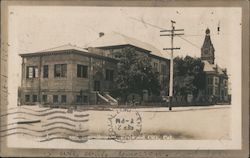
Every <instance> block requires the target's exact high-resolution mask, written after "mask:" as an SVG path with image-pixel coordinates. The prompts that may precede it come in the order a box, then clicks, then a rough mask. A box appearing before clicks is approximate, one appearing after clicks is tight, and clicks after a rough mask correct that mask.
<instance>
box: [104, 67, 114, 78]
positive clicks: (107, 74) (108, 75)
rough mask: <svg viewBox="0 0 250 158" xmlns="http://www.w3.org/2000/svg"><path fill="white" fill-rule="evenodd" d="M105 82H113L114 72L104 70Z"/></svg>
mask: <svg viewBox="0 0 250 158" xmlns="http://www.w3.org/2000/svg"><path fill="white" fill-rule="evenodd" d="M105 80H106V81H114V70H112V69H106V71H105Z"/></svg>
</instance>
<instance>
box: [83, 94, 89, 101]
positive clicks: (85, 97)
mask: <svg viewBox="0 0 250 158" xmlns="http://www.w3.org/2000/svg"><path fill="white" fill-rule="evenodd" d="M83 102H84V103H87V102H88V96H86V95H84V96H83Z"/></svg>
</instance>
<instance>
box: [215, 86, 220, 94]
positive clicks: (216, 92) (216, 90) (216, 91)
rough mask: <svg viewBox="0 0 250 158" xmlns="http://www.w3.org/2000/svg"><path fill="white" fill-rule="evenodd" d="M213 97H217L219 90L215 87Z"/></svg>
mask: <svg viewBox="0 0 250 158" xmlns="http://www.w3.org/2000/svg"><path fill="white" fill-rule="evenodd" d="M215 95H219V89H218V88H217V87H216V88H215Z"/></svg>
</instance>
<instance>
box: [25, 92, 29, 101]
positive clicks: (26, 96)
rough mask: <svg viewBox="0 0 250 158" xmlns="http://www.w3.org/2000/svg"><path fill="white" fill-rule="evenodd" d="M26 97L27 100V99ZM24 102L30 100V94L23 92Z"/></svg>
mask: <svg viewBox="0 0 250 158" xmlns="http://www.w3.org/2000/svg"><path fill="white" fill-rule="evenodd" d="M27 98H28V100H27ZM25 102H30V95H29V94H25Z"/></svg>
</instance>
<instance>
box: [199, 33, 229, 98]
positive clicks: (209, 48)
mask: <svg viewBox="0 0 250 158" xmlns="http://www.w3.org/2000/svg"><path fill="white" fill-rule="evenodd" d="M214 52H215V49H214V46H213V44H212V41H211V37H210V30H209V29H207V30H206V35H205V40H204V43H203V45H202V48H201V60H202V61H203V62H204V71H205V73H206V86H205V91H204V94H205V96H206V97H207V98H209V99H210V100H212V99H216V101H217V102H228V101H229V96H228V74H227V69H222V68H220V67H219V66H218V65H217V64H215V62H214V60H215V56H214Z"/></svg>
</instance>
